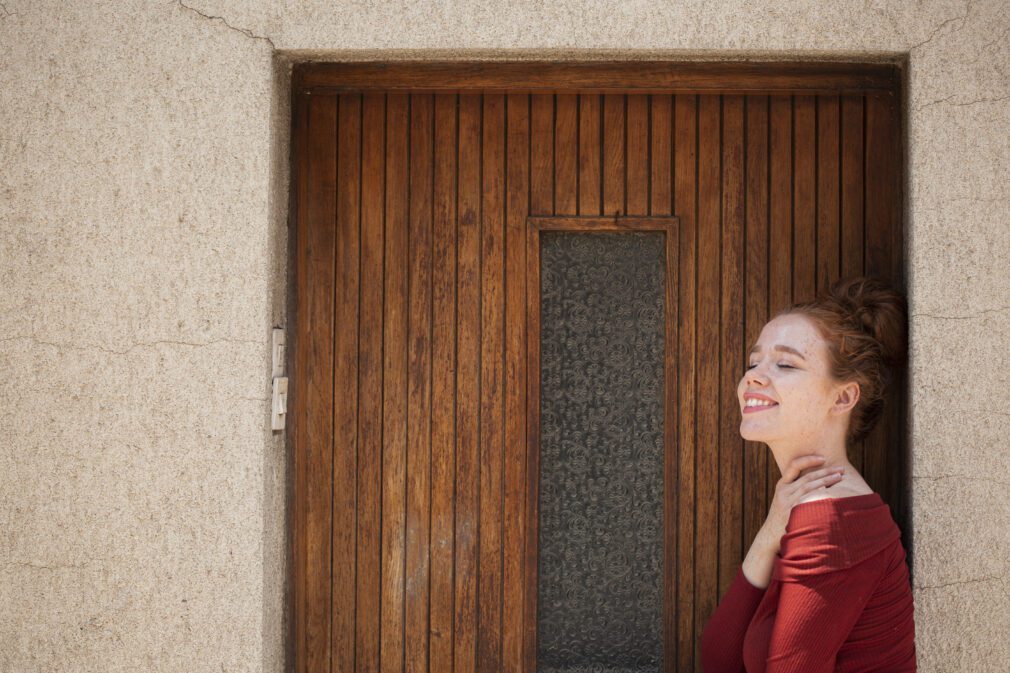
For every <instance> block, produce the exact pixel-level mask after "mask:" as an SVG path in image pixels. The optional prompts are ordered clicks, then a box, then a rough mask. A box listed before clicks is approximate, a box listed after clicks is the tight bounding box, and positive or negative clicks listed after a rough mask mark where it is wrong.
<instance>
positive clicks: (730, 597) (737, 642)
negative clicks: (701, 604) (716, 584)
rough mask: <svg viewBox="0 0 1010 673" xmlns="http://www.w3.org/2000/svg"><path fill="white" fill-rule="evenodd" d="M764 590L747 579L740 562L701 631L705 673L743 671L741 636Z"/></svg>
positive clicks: (702, 664)
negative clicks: (731, 580) (723, 594)
mask: <svg viewBox="0 0 1010 673" xmlns="http://www.w3.org/2000/svg"><path fill="white" fill-rule="evenodd" d="M765 591H766V589H762V588H760V587H756V586H754V585H753V584H751V583H750V580H748V579H747V576H746V575H744V574H743V566H742V565H741V566H740V569H739V570H737V573H736V577H735V578H734V579H733V583H732V584H731V585H730V587H729V589H727V590H726V595H725V596H723V599H722V601H721V602H720V603H719V606H718V607H717V608H716V609H715V612H713V613H712V616H711V617H709V620H708V622H707V623H706V624H705V630H704V631H703V632H702V634H701V645H700V653H701V669H702V671H704V673H745V670H744V665H743V640H744V636H745V635H747V627H748V626H749V625H750V620H751V618H752V617H753V616H754V612H755V611H756V610H757V608H758V605H759V604H760V603H761V598H762V597H763V596H764V595H765Z"/></svg>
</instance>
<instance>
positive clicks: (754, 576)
mask: <svg viewBox="0 0 1010 673" xmlns="http://www.w3.org/2000/svg"><path fill="white" fill-rule="evenodd" d="M771 538H772V536H771V535H770V534H769V533H768V531H767V530H766V529H765V528H762V529H761V530H760V531H758V534H757V535H756V536H755V537H754V542H753V543H751V546H750V549H749V550H748V551H747V556H746V557H745V558H744V560H743V565H742V568H743V574H744V576H745V577H746V578H747V581H748V582H750V583H751V584H753V585H754V586H756V587H758V588H759V589H767V588H768V584H769V583H770V582H771V577H772V566H773V565H774V564H775V555H776V554H777V553H778V551H779V544H780V542H781V540H773V539H771Z"/></svg>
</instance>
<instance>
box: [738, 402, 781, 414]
mask: <svg viewBox="0 0 1010 673" xmlns="http://www.w3.org/2000/svg"><path fill="white" fill-rule="evenodd" d="M777 406H778V403H777V402H776V403H773V404H755V405H754V406H750V407H748V406H744V408H743V413H745V414H753V413H757V412H759V411H766V410H768V409H774V408H775V407H777Z"/></svg>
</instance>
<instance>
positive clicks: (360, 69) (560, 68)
mask: <svg viewBox="0 0 1010 673" xmlns="http://www.w3.org/2000/svg"><path fill="white" fill-rule="evenodd" d="M902 79H903V72H902V69H901V66H900V65H899V64H896V63H879V62H858V61H818V62H801V61H786V60H772V61H746V62H743V61H736V62H733V61H674V60H644V61H614V60H600V61H544V60H518V61H494V62H483V61H418V60H413V61H386V62H380V61H360V62H341V63H332V62H331V63H317V62H301V63H296V64H294V66H293V69H292V78H291V92H290V93H291V109H292V111H293V114H292V115H291V148H292V150H291V157H290V159H291V161H290V175H291V180H290V182H289V233H290V240H289V243H288V250H289V272H288V278H289V292H288V324H289V325H291V326H292V328H293V329H291V330H290V332H291V334H290V335H289V337H288V340H289V344H290V345H289V348H288V349H287V354H286V356H287V357H286V359H287V370H288V371H289V372H291V378H292V386H291V393H290V396H289V405H290V414H289V416H290V418H289V421H288V422H287V423H286V428H285V443H286V446H287V461H288V462H287V465H288V482H287V483H288V489H287V530H288V544H287V550H286V551H287V564H288V565H287V572H286V583H287V585H286V591H285V601H286V609H285V614H286V617H287V622H288V625H289V631H288V633H287V634H286V636H285V638H286V647H285V650H286V658H287V662H288V664H287V666H286V668H287V669H288V670H291V669H292V668H293V665H294V662H295V652H294V650H295V647H296V641H297V640H298V639H297V638H296V636H297V632H298V631H299V629H304V628H305V624H303V623H302V616H301V615H298V614H297V611H298V610H299V608H300V607H303V606H299V605H297V604H296V603H297V601H296V600H294V594H295V593H296V592H295V591H294V588H295V587H296V586H297V583H298V582H299V581H301V579H302V578H299V577H297V576H296V574H297V571H298V566H297V564H296V563H295V560H296V559H297V558H298V557H297V553H298V552H297V551H296V546H297V545H298V543H299V541H300V540H301V539H303V535H304V531H301V530H300V529H299V528H298V526H299V522H298V514H299V512H300V509H299V508H298V506H297V504H296V503H297V501H296V497H295V487H296V486H297V474H296V472H297V465H298V459H297V456H298V455H299V454H300V452H301V451H302V450H303V449H302V447H300V446H299V445H298V440H297V438H298V435H299V433H297V432H296V428H297V426H298V425H299V424H300V423H302V422H305V421H306V418H307V417H306V413H307V409H306V407H305V401H304V399H302V396H301V395H299V389H300V387H301V385H300V383H299V381H298V378H297V377H299V375H300V374H301V372H300V371H299V370H302V369H303V368H304V366H305V365H306V364H308V363H309V361H310V354H309V353H305V352H302V351H303V350H304V348H305V346H304V340H303V339H300V338H299V334H298V329H297V326H298V325H299V322H298V315H299V313H300V312H301V311H304V310H306V307H305V306H303V305H302V303H301V302H302V301H303V300H301V299H300V298H299V297H300V296H303V295H302V293H300V292H299V287H298V281H299V279H300V278H301V275H300V274H299V272H298V266H299V260H298V254H297V253H298V251H299V250H300V247H299V246H298V243H297V240H298V238H299V237H301V236H304V233H303V232H301V231H300V228H301V227H304V226H305V225H304V223H301V222H300V221H299V217H298V215H299V194H298V192H299V179H298V166H299V157H298V156H297V148H304V147H306V144H305V142H304V141H305V137H306V128H305V124H304V123H303V122H304V120H303V119H302V115H301V114H299V113H298V110H299V105H300V104H299V99H300V98H303V97H304V95H305V94H313V93H328V94H332V93H339V92H350V91H354V92H364V91H378V90H381V91H387V92H395V91H402V92H411V93H421V92H431V93H434V92H468V91H484V92H508V93H611V92H612V93H636V94H645V93H663V94H669V93H671V92H675V93H678V94H681V93H683V94H723V93H725V94H756V95H776V94H777V95H786V94H810V95H816V94H824V95H844V94H861V95H866V94H868V93H872V94H873V95H879V96H885V97H890V98H893V99H895V100H896V101H897V103H898V105H897V109H898V111H899V112H898V114H901V97H902V93H901V92H902ZM897 130H898V132H899V133H901V134H903V133H904V130H903V128H902V125H901V124H900V122H899V124H898V126H897ZM901 142H902V145H903V144H904V139H903V137H902V140H901ZM899 160H900V158H899ZM900 163H901V164H902V165H899V166H898V167H897V170H896V175H898V176H900V177H901V179H902V180H903V179H904V175H905V166H904V165H903V163H904V161H903V160H900ZM894 188H895V195H896V198H895V199H894V203H893V204H892V207H893V208H894V209H895V210H896V211H898V210H900V208H901V204H902V202H903V192H904V189H903V185H902V184H896V185H895V186H894ZM895 215H896V216H897V218H898V221H899V222H900V221H902V220H903V218H902V217H901V214H900V212H896V213H895ZM530 219H535V218H530ZM549 219H554V218H549ZM578 219H584V217H583V218H578ZM596 219H606V218H596ZM619 219H624V220H627V219H629V218H628V217H627V216H621V218H619ZM641 219H643V220H644V219H662V218H660V217H648V218H644V217H643V218H641ZM531 224H532V223H531ZM533 226H536V225H533ZM675 229H676V227H675V228H674V230H673V233H674V234H676V230H675ZM528 233H532V232H529V230H528ZM533 238H536V237H535V236H534V237H533ZM527 310H529V306H527ZM299 363H300V364H301V366H299ZM667 365H668V363H667ZM668 368H669V366H667V369H668ZM531 380H533V379H532V378H531ZM668 397H669V396H668ZM529 399H531V400H532V399H533V397H532V396H531V397H530V398H529ZM537 399H539V394H537ZM667 416H668V417H669V413H667ZM528 427H529V428H530V430H531V431H532V429H533V428H534V427H535V425H534V423H530V424H529V426H528ZM532 446H533V444H530V448H531V447H532ZM531 464H534V465H535V464H536V460H535V459H534V460H533V461H531ZM527 477H529V475H527ZM527 486H528V485H527ZM535 512H536V510H535V509H534V510H533V515H535ZM527 515H529V514H527ZM899 517H900V515H899ZM529 544H530V543H527V547H526V555H527V560H529V555H530V553H531V551H530V546H529ZM534 579H535V573H534ZM527 590H530V588H529V587H527ZM532 590H533V591H534V592H535V586H533V587H532ZM664 593H665V592H664ZM527 604H528V605H529V602H528V603H527ZM535 616H536V615H535V613H534V614H533V618H534V619H533V622H532V628H533V629H534V630H535V628H536V622H535ZM528 617H529V615H527V616H526V619H525V622H526V626H527V629H529V628H530V621H529V618H528ZM527 635H530V634H529V632H528V631H527ZM665 637H666V638H669V635H668V634H665ZM526 640H527V642H526V648H527V649H526V657H525V661H526V662H527V664H528V665H533V664H534V663H535V633H534V634H533V638H532V640H531V639H529V638H527V639H526ZM669 646H670V643H669V642H668V643H667V647H669ZM530 670H532V669H530Z"/></svg>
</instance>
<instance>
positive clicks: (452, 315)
mask: <svg viewBox="0 0 1010 673" xmlns="http://www.w3.org/2000/svg"><path fill="white" fill-rule="evenodd" d="M456 101H457V97H456V94H454V93H439V94H436V95H435V121H434V123H435V148H434V150H435V176H434V181H435V182H434V190H435V194H434V208H435V212H434V217H435V219H434V222H433V225H432V226H433V227H434V241H433V246H434V248H433V258H432V269H433V273H434V275H433V276H432V301H433V305H432V320H433V323H432V391H431V397H432V399H431V409H432V419H431V423H432V425H431V480H432V481H431V629H430V633H429V639H430V641H431V651H430V655H431V666H430V670H431V671H451V670H452V616H453V606H452V596H453V586H452V582H453V567H452V562H453V554H452V549H453V534H454V531H453V528H454V524H453V517H454V514H455V508H454V502H453V498H454V496H455V493H454V483H455V474H456V472H455V470H456V461H455V455H454V447H455V431H456V427H455V426H456V423H455V418H454V409H455V404H456V381H455V378H454V373H455V371H456Z"/></svg>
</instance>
